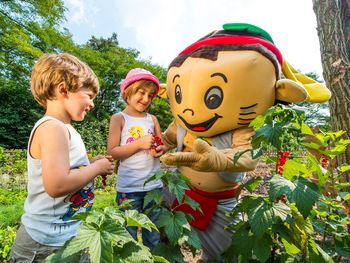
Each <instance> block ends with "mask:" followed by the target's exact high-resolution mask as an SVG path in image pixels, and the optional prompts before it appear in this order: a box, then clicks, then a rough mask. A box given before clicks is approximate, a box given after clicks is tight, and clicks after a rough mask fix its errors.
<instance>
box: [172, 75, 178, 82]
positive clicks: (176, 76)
mask: <svg viewBox="0 0 350 263" xmlns="http://www.w3.org/2000/svg"><path fill="white" fill-rule="evenodd" d="M176 78H180V75H179V74H176V75H175V76H174V78H173V83H174V82H175V79H176Z"/></svg>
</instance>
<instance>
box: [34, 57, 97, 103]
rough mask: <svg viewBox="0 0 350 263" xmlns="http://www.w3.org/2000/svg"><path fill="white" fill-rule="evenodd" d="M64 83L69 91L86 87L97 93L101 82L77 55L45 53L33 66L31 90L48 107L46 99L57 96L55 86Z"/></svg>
mask: <svg viewBox="0 0 350 263" xmlns="http://www.w3.org/2000/svg"><path fill="white" fill-rule="evenodd" d="M62 82H63V83H64V84H65V86H66V88H67V90H68V91H69V92H75V91H77V90H78V89H80V88H82V87H84V88H86V89H89V90H92V91H93V92H95V93H96V94H97V93H98V91H99V83H98V79H97V77H96V75H95V73H94V72H93V71H92V69H91V68H90V67H89V66H88V65H86V64H85V63H84V62H82V61H81V60H79V59H78V58H77V57H75V56H73V55H70V54H67V53H62V54H44V55H42V56H41V57H40V58H39V59H38V61H37V62H36V63H35V65H34V66H33V70H32V77H31V91H32V94H33V96H34V98H35V99H36V100H37V101H38V102H39V104H40V105H41V106H43V107H44V108H46V101H47V100H52V99H54V98H55V92H54V91H55V88H56V87H57V86H58V85H59V84H60V83H62Z"/></svg>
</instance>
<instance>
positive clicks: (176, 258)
mask: <svg viewBox="0 0 350 263" xmlns="http://www.w3.org/2000/svg"><path fill="white" fill-rule="evenodd" d="M152 252H153V254H154V255H158V256H162V257H164V258H166V259H167V260H169V262H172V263H175V262H176V263H185V261H184V257H183V255H182V254H181V250H180V246H179V245H177V244H176V245H174V246H169V245H166V244H164V243H159V244H158V245H157V246H156V247H155V248H154V249H153V250H152Z"/></svg>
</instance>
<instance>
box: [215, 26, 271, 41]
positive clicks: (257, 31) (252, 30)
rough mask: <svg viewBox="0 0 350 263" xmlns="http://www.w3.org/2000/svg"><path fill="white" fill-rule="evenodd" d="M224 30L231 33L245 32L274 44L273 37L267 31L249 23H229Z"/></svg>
mask: <svg viewBox="0 0 350 263" xmlns="http://www.w3.org/2000/svg"><path fill="white" fill-rule="evenodd" d="M222 27H223V29H224V30H230V31H237V32H245V33H247V34H248V35H253V36H259V37H262V38H264V39H266V40H267V41H269V42H271V43H272V44H274V42H273V40H272V37H271V36H270V34H269V33H267V32H266V31H265V30H263V29H261V28H260V27H257V26H254V25H251V24H247V23H227V24H224V25H223V26H222Z"/></svg>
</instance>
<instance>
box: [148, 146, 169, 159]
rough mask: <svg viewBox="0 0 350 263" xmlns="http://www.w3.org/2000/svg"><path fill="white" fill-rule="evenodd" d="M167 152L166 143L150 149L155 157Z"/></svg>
mask: <svg viewBox="0 0 350 263" xmlns="http://www.w3.org/2000/svg"><path fill="white" fill-rule="evenodd" d="M165 152H166V147H165V145H158V146H157V147H155V148H151V150H150V154H151V155H152V156H153V157H154V158H158V157H159V156H161V155H162V154H163V153H165Z"/></svg>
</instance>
